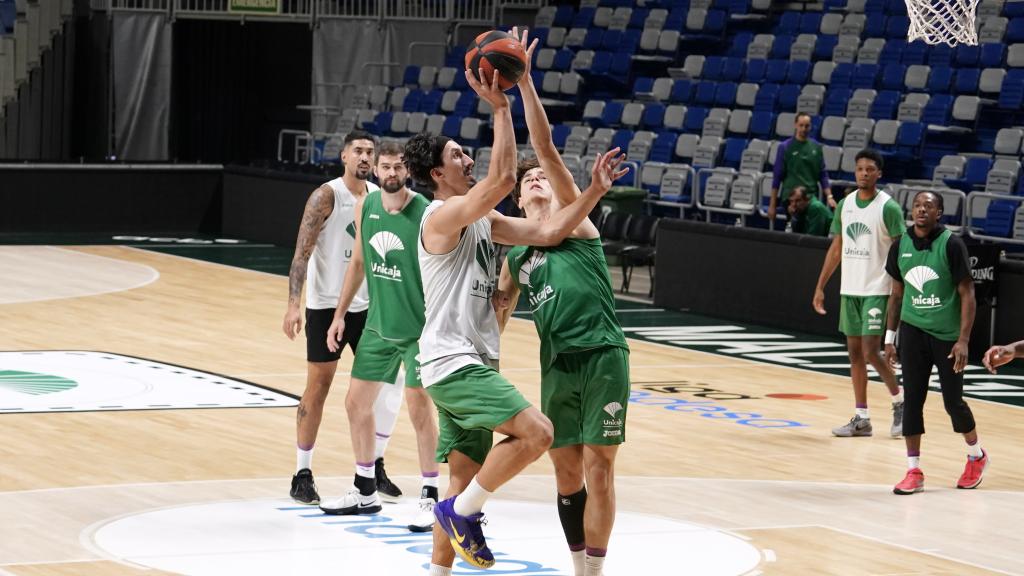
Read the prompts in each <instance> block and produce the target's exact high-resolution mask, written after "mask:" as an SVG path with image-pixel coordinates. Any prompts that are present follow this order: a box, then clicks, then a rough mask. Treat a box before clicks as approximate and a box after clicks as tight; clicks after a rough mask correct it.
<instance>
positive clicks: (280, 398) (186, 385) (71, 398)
mask: <svg viewBox="0 0 1024 576" xmlns="http://www.w3.org/2000/svg"><path fill="white" fill-rule="evenodd" d="M296 405H298V400H297V399H296V398H294V397H292V396H289V395H286V394H283V393H281V392H277V391H274V390H270V389H267V388H263V387H261V386H258V385H256V384H253V383H250V382H245V381H242V380H238V379H235V378H229V377H226V376H220V375H218V374H213V373H210V372H204V371H201V370H195V369H191V368H184V367H181V366H175V365H172V364H165V363H163V362H157V361H154V360H146V359H143V358H134V357H131V356H122V355H120V354H110V353H105V352H79V351H22V352H0V414H4V413H7V414H26V413H34V412H92V411H118V410H171V409H180V408H256V407H288V406H296Z"/></svg>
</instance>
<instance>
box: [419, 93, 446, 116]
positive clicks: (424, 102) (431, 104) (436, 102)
mask: <svg viewBox="0 0 1024 576" xmlns="http://www.w3.org/2000/svg"><path fill="white" fill-rule="evenodd" d="M443 98H444V92H442V91H440V90H431V91H430V92H426V93H424V94H423V97H422V98H420V106H419V111H420V112H424V113H426V114H437V113H438V112H440V111H441V100H442V99H443Z"/></svg>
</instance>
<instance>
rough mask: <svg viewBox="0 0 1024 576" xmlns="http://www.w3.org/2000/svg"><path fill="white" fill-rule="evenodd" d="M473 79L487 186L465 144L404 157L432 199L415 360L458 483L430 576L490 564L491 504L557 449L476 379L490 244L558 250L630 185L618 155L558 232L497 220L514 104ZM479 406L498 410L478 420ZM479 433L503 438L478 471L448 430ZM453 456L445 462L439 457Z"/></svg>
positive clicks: (487, 328)
mask: <svg viewBox="0 0 1024 576" xmlns="http://www.w3.org/2000/svg"><path fill="white" fill-rule="evenodd" d="M481 74H482V71H481ZM466 76H467V81H468V82H469V84H470V86H472V88H473V90H474V91H476V93H477V94H478V95H480V97H481V98H482V99H484V100H486V101H487V102H488V103H489V104H490V105H491V107H492V108H493V110H494V116H493V118H494V144H493V148H492V154H491V164H490V167H489V170H488V173H487V176H486V177H485V178H484V179H483V180H481V181H480V182H479V183H477V182H476V181H475V180H474V178H473V176H472V169H473V160H472V158H470V157H469V156H468V155H466V154H465V153H464V152H463V150H462V148H461V146H459V145H458V143H456V142H454V141H452V140H450V139H448V138H446V137H444V136H435V135H432V134H418V135H416V136H414V137H413V138H412V139H410V141H409V143H408V144H407V145H406V151H405V160H406V164H407V165H408V166H409V172H410V173H411V175H412V176H413V178H415V179H416V180H417V181H418V182H420V183H421V184H422V185H424V186H425V187H426V188H427V189H429V190H431V191H433V193H434V198H435V201H434V203H432V204H431V206H430V207H429V208H428V210H427V212H426V213H425V215H424V218H423V223H422V224H421V226H420V241H419V259H420V271H421V273H422V277H423V295H424V300H425V304H426V323H425V325H424V328H423V334H422V336H421V337H420V355H419V356H418V359H419V361H420V364H421V365H422V368H421V378H422V381H423V386H424V387H425V388H427V391H428V393H430V395H431V397H432V398H433V399H434V402H435V404H437V405H438V415H439V418H440V419H441V421H442V422H441V426H440V427H441V430H442V437H441V439H440V441H439V456H444V457H446V458H447V459H448V463H449V472H450V474H451V478H450V482H449V492H448V494H447V499H446V500H444V501H442V502H439V503H438V505H437V506H436V507H435V509H434V510H435V516H436V517H437V520H438V522H437V523H436V524H435V528H434V549H433V557H432V559H431V563H432V565H431V572H430V573H431V574H450V568H451V566H452V564H453V562H454V556H455V554H454V552H453V548H454V549H455V551H457V552H458V553H459V554H460V555H461V556H462V557H463V558H464V559H465V560H467V561H468V562H469V563H470V564H472V565H474V566H477V567H488V566H490V565H492V564H493V562H494V559H493V555H492V554H491V552H490V550H489V549H487V546H486V542H485V541H484V538H483V532H482V530H481V528H480V526H481V519H482V513H481V510H482V508H483V505H484V502H485V501H486V500H487V497H488V496H490V494H491V493H493V492H494V491H495V490H497V489H498V488H499V487H500V486H501V485H502V484H504V483H505V482H507V481H508V480H510V479H512V478H513V477H514V476H515V475H516V474H518V473H519V472H520V471H521V470H522V469H523V468H525V467H526V466H527V465H528V464H529V463H531V462H533V461H534V460H536V459H537V458H539V457H540V456H541V455H543V454H544V452H546V451H547V449H548V447H549V446H550V445H551V439H552V427H551V422H550V421H549V420H548V419H547V418H546V417H545V416H544V415H543V414H541V412H540V410H538V409H537V408H535V407H533V406H529V404H528V403H526V402H525V400H522V397H521V396H519V395H518V392H516V391H515V390H514V388H512V387H511V384H509V383H508V381H507V380H504V379H503V378H501V377H500V375H498V374H497V373H496V372H493V370H490V369H483V370H482V371H481V370H480V368H479V367H481V366H487V365H489V364H490V363H491V362H492V361H494V360H496V359H497V357H498V328H497V319H496V317H495V315H494V311H493V308H492V307H491V303H490V296H491V295H492V293H493V291H494V284H495V281H496V269H495V266H494V248H493V243H494V242H498V243H501V244H507V245H520V244H526V245H532V246H552V245H556V244H558V243H560V242H561V241H562V240H563V239H565V238H566V237H567V236H569V234H571V233H572V231H573V230H574V229H575V228H576V226H578V225H579V223H580V222H582V221H583V219H584V218H586V217H587V215H588V214H589V213H590V211H591V210H592V209H593V207H594V206H596V205H597V202H598V201H599V200H600V198H601V197H602V196H603V195H604V194H605V192H607V191H608V189H609V188H610V187H611V183H612V182H613V181H614V180H615V179H617V178H618V177H621V176H622V175H624V174H625V171H617V167H618V165H619V163H621V162H622V160H623V159H624V158H623V157H621V156H619V153H618V152H619V151H618V149H616V150H613V151H611V152H609V153H607V154H605V155H603V156H598V158H597V161H596V163H595V165H594V170H593V178H592V183H591V186H590V187H589V188H587V190H586V191H585V192H584V193H583V194H582V195H581V196H580V198H579V199H578V200H577V201H576V202H574V203H573V204H571V205H569V206H566V207H565V208H563V209H562V210H560V211H559V212H557V213H555V214H554V215H552V217H551V219H550V220H548V221H546V222H538V221H528V220H526V219H522V218H507V217H505V216H502V215H500V214H498V213H497V212H495V211H494V207H495V206H496V205H497V204H498V203H499V202H500V201H501V200H502V199H503V198H504V197H505V196H507V195H508V194H509V193H510V192H511V190H512V188H513V187H514V186H515V171H516V143H515V134H514V131H513V128H512V116H511V113H510V112H509V104H508V99H507V98H506V97H505V95H504V94H503V93H502V92H501V90H500V89H499V88H498V83H497V80H498V79H497V74H495V77H493V78H488V79H487V80H488V84H487V85H484V84H481V83H480V82H479V81H478V80H477V79H476V76H474V75H473V74H470V73H467V75H466ZM489 370H490V372H488V371H489ZM469 373H474V374H483V375H484V376H483V377H481V379H480V380H479V381H472V380H469V379H466V378H465V377H463V376H461V375H462V374H469ZM489 386H493V387H494V389H491V388H489ZM510 389H511V390H510ZM473 396H477V397H479V398H485V397H487V398H489V399H490V400H489V402H488V403H487V405H486V407H484V408H480V403H477V402H474V401H473V400H472V397H473ZM513 396H515V397H517V398H514V399H513V398H512V397H513ZM467 397H468V398H467ZM495 398H501V399H502V400H503V401H507V402H510V403H515V401H517V400H518V401H521V402H523V404H524V405H525V406H526V407H525V408H524V409H521V410H519V411H518V412H515V413H514V415H511V416H510V417H508V418H507V419H505V420H502V421H489V420H488V419H487V415H488V413H492V414H493V413H501V414H506V413H507V412H503V411H501V408H502V407H501V406H494V401H495ZM473 418H476V419H477V420H474V422H475V421H488V422H490V423H489V424H487V425H480V426H478V427H469V428H462V427H460V426H459V423H460V422H463V423H465V422H470V421H471V420H472V419H473ZM493 420H497V418H495V419H493ZM468 425H469V424H467V426H468ZM481 428H482V429H483V430H486V431H488V432H489V431H490V430H493V431H495V432H498V433H500V434H504V435H505V436H507V438H506V439H505V440H503V441H502V442H500V443H498V444H497V445H495V446H494V447H493V448H492V449H491V450H490V452H489V453H488V454H486V456H485V458H484V459H483V461H482V462H479V461H475V460H474V459H473V458H472V457H471V456H470V455H468V453H467V452H463V451H462V450H460V444H459V438H460V437H459V436H458V435H457V434H456V435H455V436H453V437H452V438H451V440H452V442H451V443H446V438H445V431H446V430H447V431H451V430H453V429H455V430H459V429H461V430H462V433H464V434H466V435H472V433H474V432H476V431H478V430H480V429H481ZM446 447H447V448H448V450H447V451H446V452H445V453H444V454H441V450H442V449H445V448H446ZM446 542H450V543H451V546H449V545H448V544H446Z"/></svg>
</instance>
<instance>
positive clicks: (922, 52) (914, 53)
mask: <svg viewBox="0 0 1024 576" xmlns="http://www.w3.org/2000/svg"><path fill="white" fill-rule="evenodd" d="M947 48H948V46H947ZM900 61H901V62H903V63H904V64H906V65H907V66H913V65H914V64H924V63H925V62H927V61H928V45H927V44H925V43H924V42H922V41H920V40H915V41H913V42H907V47H906V49H905V50H904V51H903V57H902V58H901V60H900Z"/></svg>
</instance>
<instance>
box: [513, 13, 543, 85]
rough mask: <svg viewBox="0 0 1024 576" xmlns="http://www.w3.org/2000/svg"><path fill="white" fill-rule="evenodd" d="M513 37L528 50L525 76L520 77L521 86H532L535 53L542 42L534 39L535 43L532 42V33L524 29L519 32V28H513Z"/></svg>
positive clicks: (524, 70)
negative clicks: (531, 73)
mask: <svg viewBox="0 0 1024 576" xmlns="http://www.w3.org/2000/svg"><path fill="white" fill-rule="evenodd" d="M512 36H513V37H515V38H516V39H518V40H519V43H520V44H522V45H523V48H525V49H526V67H525V68H524V69H523V75H522V76H520V77H519V84H520V85H526V84H530V83H531V82H532V81H533V79H532V77H531V76H530V70H531V69H532V62H533V53H534V52H535V51H536V50H537V44H538V43H539V42H540V40H539V39H537V38H534V39H533V42H530V31H529V30H528V29H526V28H523V29H522V31H520V30H519V27H518V26H513V27H512Z"/></svg>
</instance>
